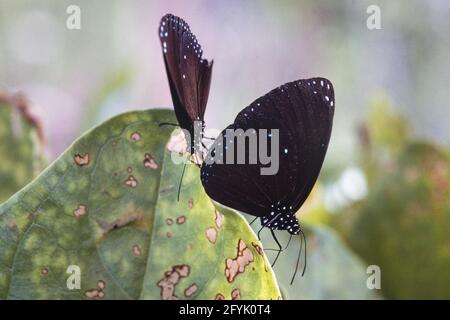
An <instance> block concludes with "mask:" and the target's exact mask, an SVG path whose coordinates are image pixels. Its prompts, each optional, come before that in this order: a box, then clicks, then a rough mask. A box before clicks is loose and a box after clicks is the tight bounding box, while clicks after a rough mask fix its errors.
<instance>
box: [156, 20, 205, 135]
mask: <svg viewBox="0 0 450 320" xmlns="http://www.w3.org/2000/svg"><path fill="white" fill-rule="evenodd" d="M158 31H159V38H160V40H161V48H162V51H163V57H164V64H165V67H166V72H167V77H168V79H169V86H170V92H171V95H172V101H173V103H174V108H175V114H176V116H177V119H178V122H179V124H180V126H181V127H182V128H183V129H186V130H189V132H190V133H191V135H193V121H195V120H199V121H203V118H204V114H205V109H206V103H207V101H208V95H209V88H210V83H211V72H212V66H213V62H212V61H211V62H209V61H208V60H205V59H202V52H203V51H202V48H201V46H200V44H199V43H198V41H197V39H196V37H195V36H194V35H193V34H192V32H191V30H190V28H189V25H188V24H187V23H186V22H185V21H184V20H183V19H181V18H179V17H176V16H174V15H171V14H167V15H165V16H164V17H163V18H162V19H161V23H160V26H159V29H158Z"/></svg>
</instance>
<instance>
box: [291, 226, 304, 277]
mask: <svg viewBox="0 0 450 320" xmlns="http://www.w3.org/2000/svg"><path fill="white" fill-rule="evenodd" d="M303 240H305V264H304V265H303V271H302V277H303V275H304V274H305V270H306V237H305V234H304V233H303V231H302V230H301V229H300V250H299V251H298V256H297V263H296V264H295V271H294V274H293V275H292V279H291V285H292V283H294V279H295V276H296V275H297V270H298V265H299V264H300V257H301V254H302V249H303Z"/></svg>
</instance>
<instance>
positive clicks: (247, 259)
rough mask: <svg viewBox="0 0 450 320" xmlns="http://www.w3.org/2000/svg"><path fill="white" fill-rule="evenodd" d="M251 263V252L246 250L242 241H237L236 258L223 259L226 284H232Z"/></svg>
mask: <svg viewBox="0 0 450 320" xmlns="http://www.w3.org/2000/svg"><path fill="white" fill-rule="evenodd" d="M251 262H253V253H252V251H251V250H250V249H249V248H247V246H246V244H245V243H244V241H242V239H239V241H238V246H237V255H236V258H227V259H225V277H226V278H227V280H228V282H230V283H231V282H233V281H234V279H235V278H236V277H237V276H238V275H239V274H240V273H243V272H244V271H245V267H246V266H247V265H249V264H250V263H251Z"/></svg>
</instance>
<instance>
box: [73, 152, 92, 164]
mask: <svg viewBox="0 0 450 320" xmlns="http://www.w3.org/2000/svg"><path fill="white" fill-rule="evenodd" d="M73 161H75V164H76V165H77V166H79V167H84V166H87V165H88V164H89V153H85V154H83V155H81V154H80V153H77V154H76V155H75V156H74V157H73Z"/></svg>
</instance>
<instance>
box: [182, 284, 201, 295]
mask: <svg viewBox="0 0 450 320" xmlns="http://www.w3.org/2000/svg"><path fill="white" fill-rule="evenodd" d="M197 290H198V286H197V285H196V284H195V283H193V284H191V285H190V286H189V287H187V288H186V289H185V290H184V295H185V296H186V297H190V296H192V295H193V294H194V293H196V292H197Z"/></svg>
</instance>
